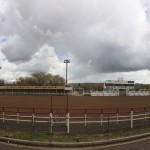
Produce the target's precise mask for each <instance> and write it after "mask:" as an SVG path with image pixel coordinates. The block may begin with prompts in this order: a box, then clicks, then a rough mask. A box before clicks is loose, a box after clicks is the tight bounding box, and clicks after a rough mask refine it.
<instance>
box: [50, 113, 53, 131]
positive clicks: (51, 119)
mask: <svg viewBox="0 0 150 150" xmlns="http://www.w3.org/2000/svg"><path fill="white" fill-rule="evenodd" d="M49 119H50V132H51V133H53V114H52V113H50V114H49Z"/></svg>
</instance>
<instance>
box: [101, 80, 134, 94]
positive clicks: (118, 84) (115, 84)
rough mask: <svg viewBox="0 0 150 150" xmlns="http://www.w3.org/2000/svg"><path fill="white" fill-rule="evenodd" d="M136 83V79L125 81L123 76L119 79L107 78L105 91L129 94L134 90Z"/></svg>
mask: <svg viewBox="0 0 150 150" xmlns="http://www.w3.org/2000/svg"><path fill="white" fill-rule="evenodd" d="M134 84H135V83H134V81H124V80H123V78H118V80H106V81H105V83H104V91H111V92H117V93H119V95H127V93H128V92H129V91H133V90H134Z"/></svg>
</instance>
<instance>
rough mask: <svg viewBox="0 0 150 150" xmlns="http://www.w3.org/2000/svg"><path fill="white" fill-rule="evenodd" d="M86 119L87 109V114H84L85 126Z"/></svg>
mask: <svg viewBox="0 0 150 150" xmlns="http://www.w3.org/2000/svg"><path fill="white" fill-rule="evenodd" d="M86 117H87V115H86V109H85V114H84V123H85V126H86Z"/></svg>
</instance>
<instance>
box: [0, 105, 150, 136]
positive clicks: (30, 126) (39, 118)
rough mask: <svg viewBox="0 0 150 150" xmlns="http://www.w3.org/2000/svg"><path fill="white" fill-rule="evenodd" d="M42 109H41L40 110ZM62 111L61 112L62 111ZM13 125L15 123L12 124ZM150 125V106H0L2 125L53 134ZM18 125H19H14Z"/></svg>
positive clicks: (0, 121)
mask: <svg viewBox="0 0 150 150" xmlns="http://www.w3.org/2000/svg"><path fill="white" fill-rule="evenodd" d="M37 110H38V111H37ZM60 110H61V111H60ZM12 124H13V126H12ZM145 124H150V109H149V108H146V107H143V108H122V109H118V108H117V109H100V110H99V109H77V110H76V109H49V108H42V109H40V108H15V107H2V108H0V125H1V126H2V127H3V128H5V127H7V128H12V127H14V128H15V127H16V129H18V130H34V131H41V132H50V133H59V132H63V133H68V134H69V133H74V132H84V133H86V132H97V131H103V132H104V131H107V130H108V126H109V130H110V131H111V130H118V129H123V128H131V129H132V128H134V127H137V126H142V125H145ZM14 125H15V126H14Z"/></svg>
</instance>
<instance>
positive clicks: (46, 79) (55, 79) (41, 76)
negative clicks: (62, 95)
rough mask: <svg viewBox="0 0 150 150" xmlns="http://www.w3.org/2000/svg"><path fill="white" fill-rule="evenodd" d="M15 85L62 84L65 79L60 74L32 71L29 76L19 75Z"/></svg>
mask: <svg viewBox="0 0 150 150" xmlns="http://www.w3.org/2000/svg"><path fill="white" fill-rule="evenodd" d="M16 85H20V86H63V85H65V79H64V78H63V77H61V76H60V75H53V74H51V73H45V72H38V73H32V74H31V76H29V77H19V78H18V79H17V81H16Z"/></svg>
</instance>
